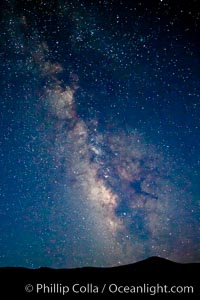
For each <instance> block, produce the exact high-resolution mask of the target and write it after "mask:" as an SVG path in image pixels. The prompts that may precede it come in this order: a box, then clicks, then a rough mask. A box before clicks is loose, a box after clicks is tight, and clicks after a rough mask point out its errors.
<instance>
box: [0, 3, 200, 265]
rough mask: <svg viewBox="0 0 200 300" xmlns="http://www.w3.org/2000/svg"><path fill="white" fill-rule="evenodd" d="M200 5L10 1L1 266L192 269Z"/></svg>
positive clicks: (1, 159) (0, 65)
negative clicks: (154, 260) (160, 264)
mask: <svg viewBox="0 0 200 300" xmlns="http://www.w3.org/2000/svg"><path fill="white" fill-rule="evenodd" d="M197 4H198V1H197V0H190V1H188V0H174V1H170V0H152V1H143V0H141V1H138V0H132V1H126V0H116V1H114V0H99V1H97V0H96V1H95V0H87V1H86V0H71V1H70V0H69V1H67V0H58V1H56V0H54V1H52V0H50V1H47V0H44V1H42V0H37V1H36V0H35V1H34V0H31V1H28V0H26V1H17V0H7V1H2V2H1V9H0V15H1V23H0V76H1V79H0V102H1V110H0V171H1V176H0V266H23V267H30V268H37V267H41V266H43V267H44V266H47V267H54V268H67V267H68V268H69V267H80V266H116V265H123V264H129V263H134V262H137V261H140V260H143V259H145V258H148V257H151V256H160V257H164V258H167V259H170V260H173V261H176V262H200V214H199V204H200V184H199V178H200V156H199V153H200V139H199V137H200V55H199V54H200V52H199V50H200V30H199V29H200V27H199V25H200V24H199V23H200V11H199V10H198V5H197Z"/></svg>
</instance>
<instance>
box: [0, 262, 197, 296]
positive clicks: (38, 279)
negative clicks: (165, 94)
mask: <svg viewBox="0 0 200 300" xmlns="http://www.w3.org/2000/svg"><path fill="white" fill-rule="evenodd" d="M199 270H200V264H197V263H196V264H195V263H190V264H180V263H176V262H172V261H170V260H167V259H163V258H160V257H151V258H148V259H146V260H143V261H139V262H137V263H134V264H130V265H125V266H118V267H111V268H94V267H84V268H77V269H51V268H43V267H42V268H39V269H27V268H16V267H3V268H0V277H1V284H0V288H1V291H3V292H4V293H6V295H7V296H8V295H15V296H18V295H19V296H23V297H25V298H26V297H27V298H28V297H29V298H32V299H33V298H34V299H37V298H42V299H43V298H46V297H47V298H54V299H57V298H63V297H64V298H65V297H67V296H68V299H69V297H70V299H71V298H81V297H87V298H88V297H89V298H90V297H105V296H109V297H111V298H112V297H115V298H116V297H118V296H120V297H122V298H124V297H132V299H137V298H141V297H152V295H153V291H154V289H153V288H152V290H151V292H150V287H151V286H154V287H155V288H156V287H157V288H158V293H156V295H154V296H155V297H157V296H161V297H168V296H169V295H170V298H171V297H172V296H173V297H176V298H177V297H179V298H180V297H181V298H186V299H188V298H189V299H190V298H191V297H195V296H196V295H198V294H199V291H200V289H199V281H198V274H199ZM27 285H28V288H27ZM104 285H106V286H105V290H104V291H103V293H102V289H103V287H104ZM136 286H140V290H139V292H138V293H135V292H134V288H135V287H136ZM159 286H167V289H168V290H167V291H168V293H164V294H163V292H162V288H159ZM173 286H178V287H179V292H178V293H176V294H174V293H173V294H172V293H171V290H170V289H171V287H173ZM183 286H192V287H193V291H192V292H191V291H190V293H189V294H188V293H184V294H183V293H182V292H181V287H183ZM30 287H31V288H30ZM63 287H65V291H64V292H65V294H64V295H63V293H62V292H63V289H62V288H63ZM118 287H119V290H118V289H117V288H118ZM29 288H30V289H33V290H31V291H29V290H28V291H27V289H29ZM67 288H68V289H69V290H67ZM73 288H74V289H75V290H73ZM131 288H132V289H131ZM80 289H81V291H80ZM142 289H143V290H142ZM144 289H146V290H145V294H144V293H142V292H141V290H142V291H144ZM169 290H170V291H169ZM133 292H134V293H133ZM64 298H63V299H64Z"/></svg>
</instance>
